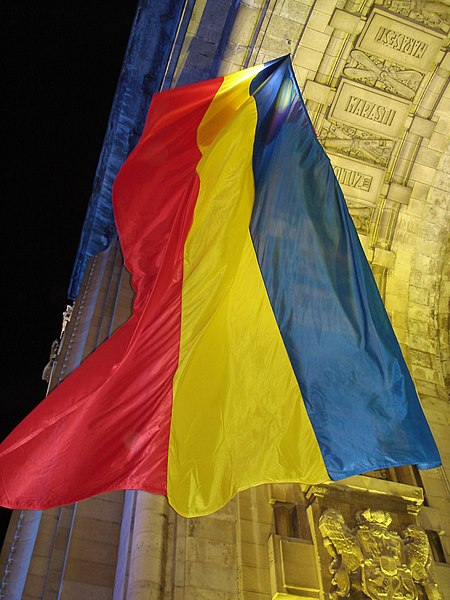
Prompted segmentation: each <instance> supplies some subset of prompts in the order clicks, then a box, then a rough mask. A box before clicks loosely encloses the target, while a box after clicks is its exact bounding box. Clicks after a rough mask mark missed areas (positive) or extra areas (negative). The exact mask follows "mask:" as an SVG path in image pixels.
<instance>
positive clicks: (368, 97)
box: [328, 79, 409, 138]
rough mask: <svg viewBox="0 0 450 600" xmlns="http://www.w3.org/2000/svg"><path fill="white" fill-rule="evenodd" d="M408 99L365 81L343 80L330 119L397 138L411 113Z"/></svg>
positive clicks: (331, 109) (332, 106)
mask: <svg viewBox="0 0 450 600" xmlns="http://www.w3.org/2000/svg"><path fill="white" fill-rule="evenodd" d="M408 110H409V102H408V101H406V100H403V99H401V98H398V97H396V96H392V95H391V94H387V93H386V92H382V91H380V90H374V89H373V88H370V87H367V86H364V85H362V84H359V83H356V82H353V81H349V80H348V79H342V80H341V82H340V84H339V87H338V89H337V92H336V96H335V98H334V101H333V104H332V105H331V107H330V111H329V113H328V118H329V119H332V120H337V121H342V122H343V123H348V124H349V125H352V126H356V127H360V128H361V129H365V130H368V131H373V132H375V133H377V134H378V135H382V136H387V137H390V138H396V137H397V136H399V135H400V133H401V130H402V128H403V125H404V122H405V118H406V116H407V114H408Z"/></svg>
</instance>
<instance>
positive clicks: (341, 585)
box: [319, 508, 442, 600]
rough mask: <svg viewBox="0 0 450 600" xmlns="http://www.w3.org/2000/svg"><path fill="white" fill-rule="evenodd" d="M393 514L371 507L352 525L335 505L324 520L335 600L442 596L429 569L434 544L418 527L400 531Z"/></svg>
mask: <svg viewBox="0 0 450 600" xmlns="http://www.w3.org/2000/svg"><path fill="white" fill-rule="evenodd" d="M391 523H392V517H391V515H390V513H388V512H386V511H383V510H373V509H370V508H368V509H366V510H364V511H360V512H358V513H357V515H356V527H354V528H353V529H351V528H350V527H349V526H348V525H347V524H346V522H345V520H344V517H343V516H342V514H341V513H340V512H339V511H338V510H336V509H333V508H329V509H327V510H325V511H324V512H323V513H322V515H321V517H320V519H319V530H320V533H321V534H322V539H323V544H324V547H325V548H326V550H327V552H328V554H329V555H330V556H331V562H330V564H329V570H330V572H331V574H332V579H331V583H332V589H331V590H330V592H329V598H330V599H331V600H338V599H339V598H348V599H350V598H357V599H358V600H366V599H370V600H387V599H389V600H420V599H422V598H428V600H442V597H441V595H440V593H439V591H438V589H437V586H436V584H435V583H434V582H433V580H432V578H431V575H430V573H429V570H428V569H429V566H430V563H431V556H430V548H429V545H428V539H427V536H426V533H425V532H424V531H423V529H421V528H420V527H419V526H418V525H415V524H412V525H409V526H408V527H406V529H404V531H402V532H401V533H400V534H399V533H397V532H396V531H392V530H391V529H390V526H391Z"/></svg>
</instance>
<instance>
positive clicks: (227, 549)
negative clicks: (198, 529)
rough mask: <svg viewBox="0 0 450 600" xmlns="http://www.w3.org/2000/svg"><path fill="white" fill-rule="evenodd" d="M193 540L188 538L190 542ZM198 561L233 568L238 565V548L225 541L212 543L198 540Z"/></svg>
mask: <svg viewBox="0 0 450 600" xmlns="http://www.w3.org/2000/svg"><path fill="white" fill-rule="evenodd" d="M190 539H192V538H188V541H189V540H190ZM195 542H196V560H198V561H199V562H202V563H208V562H211V563H214V564H218V565H223V566H224V567H233V566H234V565H235V564H236V546H235V545H234V544H227V543H225V540H222V541H212V540H202V539H199V538H197V539H196V540H195Z"/></svg>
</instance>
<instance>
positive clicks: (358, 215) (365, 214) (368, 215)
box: [347, 202, 374, 235]
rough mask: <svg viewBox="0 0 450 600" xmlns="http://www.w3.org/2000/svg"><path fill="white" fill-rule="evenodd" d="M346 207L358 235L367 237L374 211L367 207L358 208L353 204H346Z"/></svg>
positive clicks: (358, 206)
mask: <svg viewBox="0 0 450 600" xmlns="http://www.w3.org/2000/svg"><path fill="white" fill-rule="evenodd" d="M347 207H348V210H349V213H350V216H351V218H352V220H353V223H354V225H355V227H356V230H357V231H358V233H361V234H362V235H369V233H370V224H371V222H372V215H373V211H374V209H373V208H370V207H369V206H360V205H358V204H355V203H354V202H347Z"/></svg>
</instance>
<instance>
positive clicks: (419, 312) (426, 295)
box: [409, 285, 430, 318]
mask: <svg viewBox="0 0 450 600" xmlns="http://www.w3.org/2000/svg"><path fill="white" fill-rule="evenodd" d="M409 300H410V302H411V303H413V305H412V310H411V312H410V314H411V316H414V318H428V317H429V316H430V315H429V311H427V310H425V309H424V307H426V306H429V304H430V292H429V291H428V290H427V289H426V288H422V287H415V286H413V285H411V286H410V288H409ZM417 304H418V305H420V306H421V307H422V308H421V309H419V308H418V307H417V306H414V305H417Z"/></svg>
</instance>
